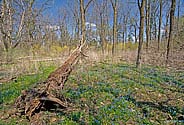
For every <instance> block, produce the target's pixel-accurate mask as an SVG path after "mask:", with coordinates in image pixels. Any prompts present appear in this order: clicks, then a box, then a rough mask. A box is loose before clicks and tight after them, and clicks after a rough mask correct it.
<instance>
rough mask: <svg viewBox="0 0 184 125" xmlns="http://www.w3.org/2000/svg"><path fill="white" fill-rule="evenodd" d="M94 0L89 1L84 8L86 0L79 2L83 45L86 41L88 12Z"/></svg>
mask: <svg viewBox="0 0 184 125" xmlns="http://www.w3.org/2000/svg"><path fill="white" fill-rule="evenodd" d="M92 1H93V0H89V1H88V2H87V4H86V6H84V0H79V2H80V14H81V35H82V43H84V42H85V40H86V24H85V23H86V16H85V14H86V10H87V8H88V7H89V5H90V3H91V2H92Z"/></svg>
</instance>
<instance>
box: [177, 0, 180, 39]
mask: <svg viewBox="0 0 184 125" xmlns="http://www.w3.org/2000/svg"><path fill="white" fill-rule="evenodd" d="M177 14H178V15H177V16H178V17H177V36H178V35H179V18H180V0H178V13H177Z"/></svg>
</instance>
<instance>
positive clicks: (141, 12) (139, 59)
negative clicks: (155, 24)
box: [136, 0, 146, 67]
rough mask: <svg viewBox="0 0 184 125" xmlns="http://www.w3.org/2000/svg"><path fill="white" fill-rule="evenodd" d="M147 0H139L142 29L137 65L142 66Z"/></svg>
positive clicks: (140, 30)
mask: <svg viewBox="0 0 184 125" xmlns="http://www.w3.org/2000/svg"><path fill="white" fill-rule="evenodd" d="M145 2H146V1H145V0H142V1H141V3H140V1H139V0H138V7H139V12H140V29H139V45H138V54H137V60H136V67H139V66H140V62H141V50H142V44H143V34H144V7H145Z"/></svg>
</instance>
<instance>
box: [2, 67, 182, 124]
mask: <svg viewBox="0 0 184 125" xmlns="http://www.w3.org/2000/svg"><path fill="white" fill-rule="evenodd" d="M54 69H55V67H45V68H44V70H43V71H41V72H40V73H39V74H36V75H30V76H26V75H24V76H20V77H19V78H17V79H16V81H13V82H10V83H6V84H1V87H0V97H1V99H0V103H1V105H0V106H1V109H0V110H1V111H3V112H5V110H6V105H8V104H12V103H13V102H14V100H15V99H16V97H18V96H19V95H20V92H21V90H23V89H29V88H30V87H31V86H32V85H33V84H34V83H37V82H39V81H43V80H45V79H46V78H47V76H48V75H49V73H50V72H52V71H53V70H54ZM183 93H184V72H176V71H166V70H165V69H164V68H160V67H151V66H143V67H142V68H141V69H136V68H135V66H134V65H129V64H124V63H119V64H109V63H98V64H96V65H94V66H91V67H88V66H78V67H76V69H75V70H74V72H73V73H72V74H71V76H70V77H69V80H68V81H67V83H66V85H65V87H64V90H63V91H62V94H63V95H64V97H66V98H69V99H70V100H71V102H72V103H73V104H74V105H75V107H76V110H74V111H70V112H65V113H63V112H57V113H56V114H57V115H56V116H54V117H55V120H54V122H52V120H53V117H49V118H48V119H47V120H46V121H47V122H48V123H50V124H55V123H57V124H94V125H101V124H112V125H116V124H141V125H142V124H149V125H150V124H174V123H177V124H182V123H183V122H182V121H178V117H179V116H181V115H184V101H183V97H184V94H183ZM49 114H51V113H50V112H47V115H49ZM20 119H25V118H17V119H14V120H13V119H8V120H6V122H5V121H4V120H1V121H0V124H5V123H6V124H16V123H17V121H21V120H20ZM19 123H21V124H28V121H25V120H22V122H19Z"/></svg>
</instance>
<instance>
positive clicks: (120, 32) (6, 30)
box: [0, 0, 183, 66]
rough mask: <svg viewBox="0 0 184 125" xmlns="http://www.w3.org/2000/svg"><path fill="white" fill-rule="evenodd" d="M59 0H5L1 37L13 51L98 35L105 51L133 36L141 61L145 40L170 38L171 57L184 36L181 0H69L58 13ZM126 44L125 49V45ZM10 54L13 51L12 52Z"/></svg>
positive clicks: (158, 44)
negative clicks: (175, 43)
mask: <svg viewBox="0 0 184 125" xmlns="http://www.w3.org/2000/svg"><path fill="white" fill-rule="evenodd" d="M52 3H53V0H45V1H41V2H40V1H37V0H2V1H1V14H0V40H1V44H3V47H4V50H5V51H6V52H7V53H9V54H11V51H13V49H15V48H17V47H18V48H21V47H23V48H26V47H27V48H31V47H33V46H34V44H38V45H40V46H49V45H52V44H55V43H57V44H59V45H60V46H65V45H67V46H69V45H73V44H77V41H79V40H82V42H84V41H85V40H87V41H96V43H99V45H100V47H101V50H102V52H103V53H104V52H105V51H106V49H107V44H112V48H111V49H112V55H114V54H115V52H116V44H117V43H122V45H123V46H124V44H125V43H126V42H128V41H130V42H134V43H139V44H138V54H137V61H136V64H137V66H139V64H140V62H141V51H142V45H143V44H144V43H145V45H146V50H149V47H150V43H157V50H158V51H159V50H160V43H161V42H162V41H167V46H166V58H167V59H169V54H170V48H171V44H172V43H173V39H174V38H178V42H180V41H181V38H182V37H181V33H183V28H182V26H183V16H182V13H181V10H182V5H183V3H182V1H181V0H171V1H168V0H132V1H128V0H69V1H66V4H65V5H64V6H61V7H60V8H59V9H58V10H57V14H53V15H57V17H54V18H53V17H52V16H50V15H49V14H48V13H46V11H47V10H49V9H50V7H51V6H52V5H53V4H52ZM123 46H122V49H123ZM7 57H8V55H7Z"/></svg>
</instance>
